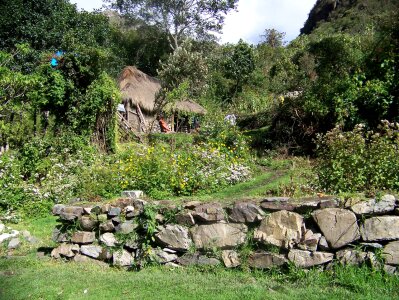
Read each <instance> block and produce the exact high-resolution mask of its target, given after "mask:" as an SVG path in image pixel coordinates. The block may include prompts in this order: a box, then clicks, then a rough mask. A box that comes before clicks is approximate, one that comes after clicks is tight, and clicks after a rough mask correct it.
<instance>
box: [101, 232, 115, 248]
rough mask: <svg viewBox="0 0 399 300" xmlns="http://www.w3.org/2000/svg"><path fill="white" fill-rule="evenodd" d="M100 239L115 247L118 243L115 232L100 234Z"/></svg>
mask: <svg viewBox="0 0 399 300" xmlns="http://www.w3.org/2000/svg"><path fill="white" fill-rule="evenodd" d="M100 241H101V242H102V243H104V244H105V245H106V246H108V247H114V246H115V244H117V242H118V241H117V240H116V238H115V236H114V234H113V233H111V232H106V233H104V234H102V235H101V236H100Z"/></svg>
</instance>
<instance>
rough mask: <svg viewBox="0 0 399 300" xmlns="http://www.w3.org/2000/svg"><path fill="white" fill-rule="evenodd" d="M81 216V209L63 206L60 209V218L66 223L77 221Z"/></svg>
mask: <svg viewBox="0 0 399 300" xmlns="http://www.w3.org/2000/svg"><path fill="white" fill-rule="evenodd" d="M82 214H83V208H82V207H79V206H65V207H64V208H62V209H61V212H60V218H61V219H62V220H66V221H73V220H76V219H78V218H79V217H80V216H81V215H82Z"/></svg>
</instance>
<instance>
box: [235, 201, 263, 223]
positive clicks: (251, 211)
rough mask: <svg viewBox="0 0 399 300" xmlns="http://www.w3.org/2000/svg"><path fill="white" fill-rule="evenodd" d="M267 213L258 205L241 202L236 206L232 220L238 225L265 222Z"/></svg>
mask: <svg viewBox="0 0 399 300" xmlns="http://www.w3.org/2000/svg"><path fill="white" fill-rule="evenodd" d="M264 216H265V213H264V212H263V210H261V209H260V208H259V207H258V206H257V205H256V204H254V203H250V202H241V203H236V204H234V207H233V209H232V210H231V213H230V220H231V221H233V222H236V223H254V222H260V221H262V220H263V218H264Z"/></svg>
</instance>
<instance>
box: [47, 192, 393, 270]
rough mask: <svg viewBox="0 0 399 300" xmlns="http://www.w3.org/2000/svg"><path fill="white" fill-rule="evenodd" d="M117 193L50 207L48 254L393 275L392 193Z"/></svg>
mask: <svg viewBox="0 0 399 300" xmlns="http://www.w3.org/2000/svg"><path fill="white" fill-rule="evenodd" d="M122 197H123V198H121V199H119V200H117V201H115V202H113V203H107V204H98V205H95V204H84V205H75V206H65V205H61V204H58V205H55V206H54V208H53V214H54V215H57V216H58V217H59V219H58V222H59V224H58V226H57V228H55V229H54V232H53V240H54V241H56V242H58V243H59V245H58V247H56V248H54V249H53V251H52V253H51V255H52V256H53V257H54V258H64V259H70V260H74V261H76V262H86V261H94V262H97V263H103V264H104V263H107V264H112V265H115V266H121V267H143V266H145V264H147V263H149V262H156V263H160V264H165V265H169V266H173V267H176V266H188V265H219V264H222V265H224V266H225V267H227V268H234V267H238V266H240V265H245V266H249V267H251V268H258V269H267V268H273V267H276V266H284V265H287V264H288V263H292V264H294V265H296V266H298V267H301V268H310V267H313V266H322V267H327V266H328V265H329V264H330V263H331V262H339V263H342V264H349V265H362V264H368V265H372V266H381V267H383V268H384V269H385V270H387V271H389V272H391V273H394V272H396V271H397V266H398V265H399V216H397V214H398V208H399V205H398V204H399V203H398V201H397V199H396V198H395V197H394V196H393V195H384V196H383V197H382V198H381V199H369V200H366V201H362V202H357V203H353V204H348V203H341V202H340V201H338V200H337V199H334V198H332V197H330V198H328V197H323V198H312V199H310V198H306V199H289V198H281V197H273V198H267V199H264V200H263V201H260V202H237V203H234V204H232V205H230V206H226V205H225V206H224V205H222V204H220V203H201V202H197V201H192V202H187V203H183V204H180V205H178V204H176V203H173V202H171V201H155V202H146V201H144V200H142V199H141V198H142V197H143V194H142V193H141V192H140V191H126V192H123V194H122ZM377 254H378V255H377ZM381 257H382V258H383V261H382V260H381ZM382 264H385V265H382Z"/></svg>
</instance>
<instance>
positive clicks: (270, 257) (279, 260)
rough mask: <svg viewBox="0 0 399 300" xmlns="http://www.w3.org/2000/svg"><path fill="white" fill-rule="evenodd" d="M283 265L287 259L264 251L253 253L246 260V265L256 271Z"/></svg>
mask: <svg viewBox="0 0 399 300" xmlns="http://www.w3.org/2000/svg"><path fill="white" fill-rule="evenodd" d="M285 263H287V259H286V258H285V257H284V255H281V254H276V253H270V252H266V251H258V252H254V253H252V254H251V255H250V256H249V258H248V265H249V266H250V267H252V268H256V269H270V268H273V267H277V266H282V265H284V264H285Z"/></svg>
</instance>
